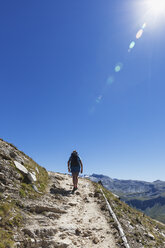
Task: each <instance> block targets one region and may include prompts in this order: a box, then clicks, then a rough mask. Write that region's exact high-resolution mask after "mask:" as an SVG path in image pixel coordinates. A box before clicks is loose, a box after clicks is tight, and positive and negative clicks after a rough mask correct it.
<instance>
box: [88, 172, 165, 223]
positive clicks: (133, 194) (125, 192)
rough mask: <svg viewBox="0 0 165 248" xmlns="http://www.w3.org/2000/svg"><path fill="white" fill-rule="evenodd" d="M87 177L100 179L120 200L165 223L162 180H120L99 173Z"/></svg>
mask: <svg viewBox="0 0 165 248" xmlns="http://www.w3.org/2000/svg"><path fill="white" fill-rule="evenodd" d="M89 178H90V179H91V180H93V181H95V182H98V181H100V180H101V182H102V184H103V186H104V187H106V188H107V189H109V190H111V191H112V192H113V193H115V194H116V195H118V196H119V197H120V199H121V200H123V201H124V202H126V203H127V204H129V205H130V206H132V207H136V208H137V209H139V210H142V211H143V212H144V213H146V214H147V215H149V216H150V217H152V218H155V219H157V220H159V221H162V222H163V223H165V182H164V181H161V180H156V181H154V182H145V181H139V180H120V179H112V178H110V177H108V176H104V175H99V174H92V175H91V176H89ZM156 206H157V207H156ZM159 207H160V208H161V214H160V213H159ZM152 208H153V209H152Z"/></svg>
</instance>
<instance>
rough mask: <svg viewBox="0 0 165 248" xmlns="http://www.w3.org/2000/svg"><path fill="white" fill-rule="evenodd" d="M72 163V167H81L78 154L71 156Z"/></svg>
mask: <svg viewBox="0 0 165 248" xmlns="http://www.w3.org/2000/svg"><path fill="white" fill-rule="evenodd" d="M70 163H71V167H76V166H79V165H80V159H79V156H78V155H77V153H72V154H71V160H70Z"/></svg>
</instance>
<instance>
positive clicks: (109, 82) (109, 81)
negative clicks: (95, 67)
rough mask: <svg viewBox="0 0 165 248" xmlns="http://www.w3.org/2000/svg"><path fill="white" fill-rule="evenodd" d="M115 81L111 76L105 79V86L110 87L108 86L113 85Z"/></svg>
mask: <svg viewBox="0 0 165 248" xmlns="http://www.w3.org/2000/svg"><path fill="white" fill-rule="evenodd" d="M114 81H115V78H114V77H113V76H110V77H109V78H108V79H107V84H108V85H110V84H113V82H114Z"/></svg>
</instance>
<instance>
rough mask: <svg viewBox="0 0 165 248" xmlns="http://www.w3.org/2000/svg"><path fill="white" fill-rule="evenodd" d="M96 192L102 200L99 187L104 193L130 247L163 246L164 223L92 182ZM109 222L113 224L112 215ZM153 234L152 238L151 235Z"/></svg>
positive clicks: (164, 244) (164, 237) (164, 245)
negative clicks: (130, 205)
mask: <svg viewBox="0 0 165 248" xmlns="http://www.w3.org/2000/svg"><path fill="white" fill-rule="evenodd" d="M94 185H95V188H96V192H97V193H98V194H99V195H100V198H101V199H102V201H105V200H104V198H103V196H102V195H101V193H100V187H101V188H102V190H103V192H104V194H105V195H106V197H107V199H108V201H109V203H110V205H111V207H112V209H113V211H114V212H115V214H116V216H117V218H118V220H119V222H120V223H121V226H122V228H123V229H124V232H125V234H126V237H127V239H128V242H129V244H130V246H131V247H155V248H163V247H165V225H163V224H161V223H159V222H157V221H154V220H153V219H151V218H150V217H147V216H146V215H144V214H143V213H141V212H140V211H137V210H135V209H133V208H131V207H129V206H128V205H127V204H125V203H124V202H122V201H120V200H119V199H118V198H116V197H115V196H114V195H113V194H112V193H111V192H110V191H108V190H107V189H105V188H104V187H102V186H101V185H99V184H96V183H94ZM110 222H111V223H112V224H113V225H114V226H115V225H116V224H115V223H114V222H113V219H112V217H110ZM151 235H153V239H152V236H151Z"/></svg>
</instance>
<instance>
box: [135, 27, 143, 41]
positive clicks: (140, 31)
mask: <svg viewBox="0 0 165 248" xmlns="http://www.w3.org/2000/svg"><path fill="white" fill-rule="evenodd" d="M142 34H143V29H140V30H139V31H138V32H137V34H136V39H137V40H138V39H140V38H141V37H142Z"/></svg>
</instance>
